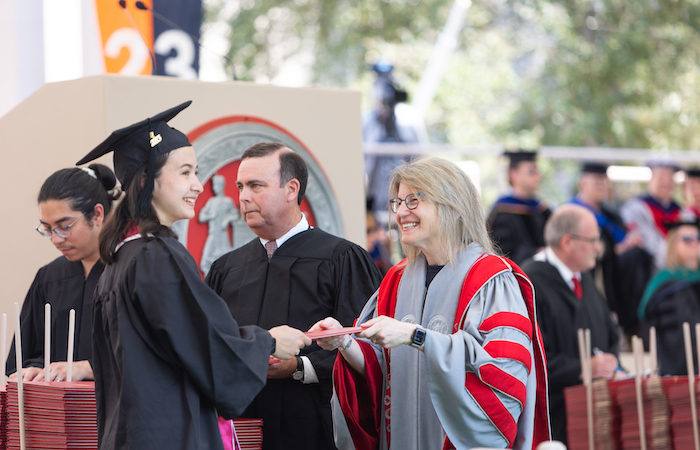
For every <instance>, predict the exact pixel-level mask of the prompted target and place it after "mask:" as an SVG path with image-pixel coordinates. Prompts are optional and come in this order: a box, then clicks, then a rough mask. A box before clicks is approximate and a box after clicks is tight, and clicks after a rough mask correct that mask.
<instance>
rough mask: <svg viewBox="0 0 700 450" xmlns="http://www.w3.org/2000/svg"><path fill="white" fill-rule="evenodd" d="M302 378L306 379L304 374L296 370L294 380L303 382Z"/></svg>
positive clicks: (293, 375)
mask: <svg viewBox="0 0 700 450" xmlns="http://www.w3.org/2000/svg"><path fill="white" fill-rule="evenodd" d="M302 378H304V372H302V371H300V370H295V371H294V373H293V374H292V379H294V380H295V381H301V379H302Z"/></svg>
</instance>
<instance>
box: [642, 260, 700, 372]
mask: <svg viewBox="0 0 700 450" xmlns="http://www.w3.org/2000/svg"><path fill="white" fill-rule="evenodd" d="M639 318H640V320H641V321H642V322H643V323H644V324H645V325H646V326H654V327H656V340H657V349H658V350H657V353H658V357H659V369H660V374H661V375H687V374H688V370H687V364H686V360H685V353H684V352H683V346H684V345H685V344H684V341H683V322H688V323H690V324H691V327H690V329H691V334H693V335H694V334H695V327H694V326H693V324H696V323H700V271H697V270H696V271H690V270H687V269H684V268H678V269H662V270H661V271H660V272H659V273H657V274H656V275H655V276H654V278H652V279H651V281H650V282H649V284H648V285H647V289H646V291H645V292H644V297H643V298H642V302H641V304H640V305H639ZM691 341H692V345H693V359H694V360H695V365H696V368H697V353H696V349H695V344H696V341H695V336H692V339H691Z"/></svg>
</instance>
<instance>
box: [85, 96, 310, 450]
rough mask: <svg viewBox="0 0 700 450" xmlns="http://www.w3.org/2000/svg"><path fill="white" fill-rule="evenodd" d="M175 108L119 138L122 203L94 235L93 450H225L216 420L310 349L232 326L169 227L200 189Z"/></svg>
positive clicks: (299, 339) (103, 149) (292, 337)
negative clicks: (277, 367)
mask: <svg viewBox="0 0 700 450" xmlns="http://www.w3.org/2000/svg"><path fill="white" fill-rule="evenodd" d="M189 104H190V102H186V103H183V104H181V105H179V106H177V107H175V108H171V109H170V110H167V111H164V112H163V113H160V114H158V115H156V116H154V117H152V118H150V119H147V120H144V121H142V122H139V123H137V124H134V125H132V126H129V127H126V128H123V129H121V130H117V131H115V132H114V133H112V135H111V136H110V137H109V138H107V140H106V141H104V142H103V143H102V144H100V145H99V146H98V147H96V148H95V149H94V150H93V151H92V152H90V154H88V155H87V156H86V157H85V158H83V159H82V160H81V161H79V162H78V164H83V163H85V162H87V161H91V160H92V159H94V158H97V157H99V156H101V155H103V154H105V153H108V152H110V151H114V167H115V172H116V175H117V178H119V180H120V181H121V183H122V186H123V189H124V191H125V197H124V199H123V200H122V202H121V203H120V204H119V206H118V207H117V208H116V210H115V212H114V215H113V216H112V217H111V218H110V220H108V222H107V223H106V224H105V226H104V229H103V232H102V233H101V235H100V255H101V257H102V259H103V260H104V261H105V264H106V265H107V267H106V268H105V271H104V273H103V275H102V278H101V279H100V282H99V283H98V286H97V290H96V292H95V308H94V315H93V362H94V364H93V368H94V372H95V396H96V400H97V427H98V437H99V448H100V449H168V450H172V449H205V448H206V449H223V444H222V441H221V436H220V434H219V428H218V424H217V412H218V414H220V415H221V416H223V417H224V418H227V419H230V418H234V417H236V416H238V415H239V414H240V413H241V412H243V410H244V409H245V407H246V406H247V405H248V403H249V402H250V401H251V400H252V399H253V398H254V397H255V395H256V394H257V393H258V391H259V390H260V389H261V388H262V387H263V386H264V385H265V380H266V375H267V370H268V362H269V356H270V354H272V355H274V356H276V357H278V358H281V359H288V358H292V357H293V356H294V355H295V354H296V353H297V352H298V351H299V349H300V348H302V347H304V346H305V345H308V344H310V343H311V341H310V340H309V339H308V338H307V337H306V336H304V334H303V333H302V332H301V331H299V330H295V329H292V328H290V327H286V326H283V327H276V328H273V329H271V330H270V331H266V330H264V329H262V328H258V327H255V326H251V327H239V326H238V325H237V324H236V322H235V321H234V320H233V318H232V317H231V315H230V313H229V312H228V308H227V307H226V304H225V303H224V302H223V300H221V298H219V297H218V296H217V295H216V294H215V293H214V292H213V291H212V290H211V289H210V288H209V287H208V286H207V285H206V284H205V283H204V282H203V281H202V279H201V278H200V276H199V271H198V269H197V266H196V264H195V261H194V259H193V258H192V256H191V255H190V254H189V253H188V251H187V250H186V249H185V248H184V247H183V246H182V245H181V244H180V243H179V242H178V241H177V239H176V238H175V236H174V233H173V232H172V230H171V229H170V226H171V225H172V223H173V222H175V221H176V220H180V219H192V218H193V217H194V204H195V201H196V199H197V196H198V195H199V194H200V193H201V192H202V185H201V183H200V182H199V180H198V179H197V174H196V171H197V160H196V157H195V153H194V149H193V148H192V146H191V144H190V143H189V141H188V140H187V137H186V136H185V135H184V134H182V133H181V132H179V131H177V130H175V129H173V128H170V127H169V126H168V125H167V123H166V122H167V121H168V120H170V119H171V118H172V117H174V116H175V115H176V114H177V113H179V112H180V111H181V110H182V109H184V108H186V107H187V106H189Z"/></svg>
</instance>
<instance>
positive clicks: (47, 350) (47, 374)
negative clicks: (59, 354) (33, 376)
mask: <svg viewBox="0 0 700 450" xmlns="http://www.w3.org/2000/svg"><path fill="white" fill-rule="evenodd" d="M44 381H51V304H50V303H47V304H45V305H44Z"/></svg>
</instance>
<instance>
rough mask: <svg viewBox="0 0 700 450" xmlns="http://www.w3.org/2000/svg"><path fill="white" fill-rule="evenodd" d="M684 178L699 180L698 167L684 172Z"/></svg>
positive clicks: (699, 172)
mask: <svg viewBox="0 0 700 450" xmlns="http://www.w3.org/2000/svg"><path fill="white" fill-rule="evenodd" d="M685 176H686V177H692V178H700V167H692V168H690V169H687V170H686V171H685Z"/></svg>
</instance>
